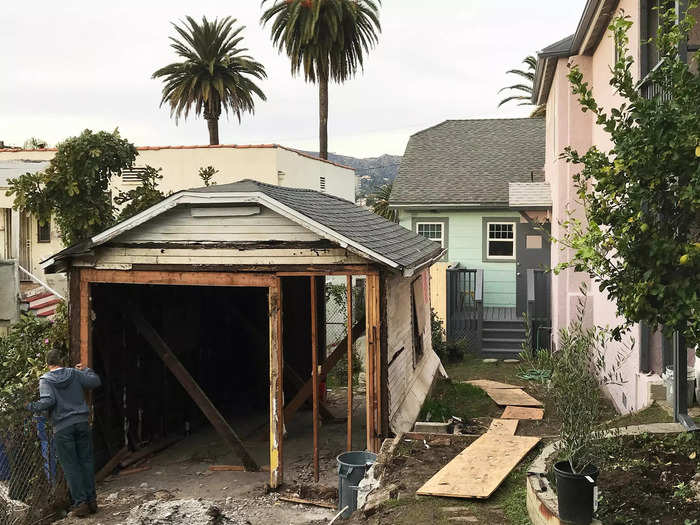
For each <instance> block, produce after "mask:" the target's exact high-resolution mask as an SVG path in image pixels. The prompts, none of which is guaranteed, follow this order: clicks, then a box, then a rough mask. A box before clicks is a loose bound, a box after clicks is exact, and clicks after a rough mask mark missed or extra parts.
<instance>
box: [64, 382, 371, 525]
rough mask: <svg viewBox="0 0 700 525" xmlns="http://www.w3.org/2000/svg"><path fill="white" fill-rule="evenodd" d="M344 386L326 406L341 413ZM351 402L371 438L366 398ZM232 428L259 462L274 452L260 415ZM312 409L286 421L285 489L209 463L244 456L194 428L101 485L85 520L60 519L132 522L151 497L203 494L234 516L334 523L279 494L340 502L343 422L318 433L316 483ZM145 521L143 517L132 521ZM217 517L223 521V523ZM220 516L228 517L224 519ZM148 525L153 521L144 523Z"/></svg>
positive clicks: (360, 436)
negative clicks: (277, 489) (95, 506)
mask: <svg viewBox="0 0 700 525" xmlns="http://www.w3.org/2000/svg"><path fill="white" fill-rule="evenodd" d="M345 395H346V392H345V389H334V390H333V391H330V392H329V394H328V400H327V401H328V405H329V406H330V407H331V409H332V410H333V413H334V414H336V415H341V414H344V413H345ZM353 406H354V407H355V410H354V414H355V416H354V417H353V442H354V443H357V444H358V446H360V447H361V446H362V445H363V444H364V440H365V426H364V411H363V406H364V397H363V396H362V394H361V393H358V394H356V396H355V399H354V403H353ZM233 426H234V428H236V430H238V431H239V433H240V435H241V436H243V439H244V444H245V446H246V449H247V450H248V451H249V452H250V453H251V455H252V456H253V457H254V459H255V460H256V461H257V462H258V464H259V465H267V464H268V458H269V455H268V454H269V449H268V441H267V439H266V436H267V431H266V429H265V428H264V425H263V429H262V432H260V431H258V430H256V429H257V428H258V427H259V426H260V421H257V420H255V421H253V420H251V421H245V422H236V423H235V424H233ZM311 428H312V415H311V412H310V410H301V411H299V412H298V413H297V415H296V416H295V418H294V420H293V421H291V422H290V424H289V425H288V426H287V436H286V438H285V441H284V449H283V450H284V486H283V488H282V490H281V491H280V493H266V491H265V485H266V484H267V483H268V482H269V473H268V472H231V471H217V472H212V471H210V470H208V469H209V466H211V465H238V464H240V460H238V459H237V458H236V457H235V456H234V455H233V453H232V452H231V451H230V450H229V449H228V448H227V446H226V445H225V444H224V443H223V442H222V441H221V439H220V438H219V437H218V435H217V434H216V432H215V431H214V430H213V429H212V428H210V427H207V428H204V429H201V430H200V431H198V432H195V433H193V434H192V435H191V436H189V437H187V439H184V440H182V441H180V442H178V443H176V444H175V445H173V446H172V447H170V448H168V449H166V450H164V451H162V452H160V453H158V454H157V455H155V456H153V457H151V458H150V459H148V460H147V461H146V462H145V463H143V464H140V465H139V467H147V468H148V470H145V471H142V472H138V473H134V474H130V475H126V476H110V477H109V478H107V480H106V481H105V482H103V483H101V484H100V485H99V486H98V504H99V506H100V508H101V510H100V512H99V513H98V514H96V515H94V516H91V517H89V518H87V519H76V518H65V519H63V520H62V521H59V522H58V523H60V524H61V525H74V524H78V523H80V524H82V525H98V524H100V525H122V524H124V525H126V524H127V523H128V524H129V525H132V522H129V521H128V518H129V514H130V512H131V511H132V509H134V508H135V507H138V506H139V505H142V504H144V503H147V502H163V504H165V503H167V502H178V501H187V500H201V501H204V502H206V503H207V504H209V503H210V504H211V505H213V506H215V507H216V508H217V509H219V511H220V512H221V513H222V515H223V516H225V517H226V518H228V519H230V520H231V523H239V522H240V523H250V524H251V525H258V524H260V525H262V524H269V523H274V522H280V523H284V524H285V525H286V524H294V525H295V524H302V523H304V524H306V523H328V521H329V520H330V518H332V517H333V516H334V515H335V513H336V511H334V510H332V509H327V508H322V507H315V506H310V505H300V504H295V503H289V502H285V501H281V500H280V499H279V498H280V496H281V495H296V496H300V497H302V498H306V499H313V500H323V501H325V502H326V503H330V504H336V502H337V501H336V500H337V484H338V477H337V462H336V457H337V455H338V454H340V453H342V452H345V440H346V423H345V421H342V420H340V421H338V422H331V423H325V424H322V425H321V428H320V432H319V471H320V480H319V483H318V485H316V484H314V483H313V464H312V453H313V446H312V439H311V436H312V434H311ZM134 523H135V525H141V523H140V522H134ZM167 523H174V524H181V525H190V524H189V522H187V520H185V521H182V520H180V521H178V520H177V519H173V520H172V521H167ZM217 523H218V522H217ZM222 523H225V521H223V522H222ZM143 525H149V523H147V522H143Z"/></svg>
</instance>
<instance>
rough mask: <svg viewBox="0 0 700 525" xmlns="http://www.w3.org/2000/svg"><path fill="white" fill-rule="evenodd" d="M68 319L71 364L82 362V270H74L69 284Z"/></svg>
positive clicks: (70, 275) (71, 271)
mask: <svg viewBox="0 0 700 525" xmlns="http://www.w3.org/2000/svg"><path fill="white" fill-rule="evenodd" d="M68 287H69V289H68V317H69V324H70V364H71V365H75V364H77V363H79V362H80V323H81V322H82V316H81V315H80V270H76V269H72V270H70V274H69V283H68Z"/></svg>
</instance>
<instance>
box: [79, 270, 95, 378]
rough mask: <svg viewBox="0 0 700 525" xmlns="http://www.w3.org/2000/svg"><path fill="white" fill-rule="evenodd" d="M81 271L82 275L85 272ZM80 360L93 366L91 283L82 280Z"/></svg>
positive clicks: (86, 364)
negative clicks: (91, 350)
mask: <svg viewBox="0 0 700 525" xmlns="http://www.w3.org/2000/svg"><path fill="white" fill-rule="evenodd" d="M84 271H85V270H81V271H80V275H81V277H82V275H83V272H84ZM80 362H81V363H82V364H83V365H85V366H88V367H91V366H92V356H91V355H90V283H89V282H86V281H83V280H82V279H81V282H80Z"/></svg>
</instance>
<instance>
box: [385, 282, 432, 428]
mask: <svg viewBox="0 0 700 525" xmlns="http://www.w3.org/2000/svg"><path fill="white" fill-rule="evenodd" d="M415 278H416V277H415V276H414V277H412V278H406V277H402V276H400V275H396V276H392V277H388V278H387V283H386V290H387V327H386V329H387V341H388V353H387V354H388V355H387V359H388V363H389V370H388V383H389V422H390V425H391V429H392V430H393V431H394V432H406V431H409V430H411V429H412V427H413V423H414V422H415V420H416V417H417V416H418V413H419V412H420V409H421V407H422V406H423V401H424V400H425V397H426V396H427V395H428V392H429V390H430V387H431V385H432V383H433V379H434V377H435V374H436V373H437V371H438V369H439V368H440V359H439V358H438V356H437V354H435V352H434V351H433V348H432V341H431V337H430V332H429V330H428V331H427V332H426V333H424V334H423V355H422V357H420V359H419V360H418V361H417V362H414V348H413V315H412V312H411V283H412V282H413V281H414V280H415ZM421 280H422V283H424V284H422V283H421V286H420V287H418V286H416V288H419V289H422V292H423V293H419V294H416V298H415V300H416V306H417V310H418V311H419V312H420V311H422V316H423V317H424V319H423V321H424V326H426V327H429V326H430V304H429V301H430V282H429V272H428V271H427V270H425V271H423V272H422V274H421ZM426 303H427V304H426Z"/></svg>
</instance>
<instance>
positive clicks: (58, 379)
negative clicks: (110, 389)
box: [28, 368, 102, 432]
mask: <svg viewBox="0 0 700 525" xmlns="http://www.w3.org/2000/svg"><path fill="white" fill-rule="evenodd" d="M101 384H102V381H100V376H98V375H97V374H96V373H95V372H93V371H92V370H90V369H89V368H86V369H85V370H77V369H75V368H59V369H58V370H53V371H51V372H47V373H45V374H44V375H43V376H41V379H40V380H39V401H36V402H34V403H29V406H28V408H29V410H31V411H32V412H41V411H43V410H48V411H49V415H50V417H51V423H52V424H53V430H54V432H59V431H60V430H62V429H64V428H66V427H69V426H70V425H74V424H76V423H85V422H87V421H88V416H89V414H90V409H89V408H88V406H87V403H86V402H85V394H84V393H83V390H92V389H93V388H97V387H99V386H100V385H101Z"/></svg>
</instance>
